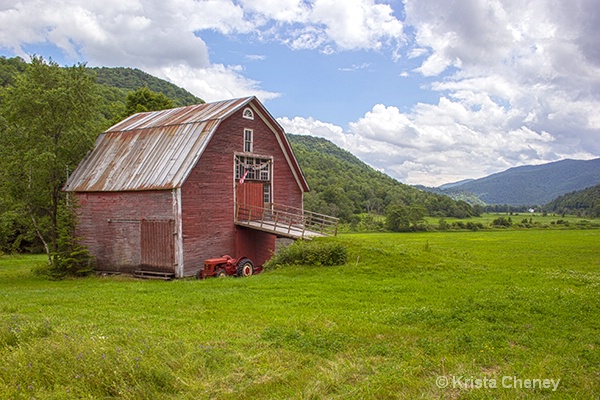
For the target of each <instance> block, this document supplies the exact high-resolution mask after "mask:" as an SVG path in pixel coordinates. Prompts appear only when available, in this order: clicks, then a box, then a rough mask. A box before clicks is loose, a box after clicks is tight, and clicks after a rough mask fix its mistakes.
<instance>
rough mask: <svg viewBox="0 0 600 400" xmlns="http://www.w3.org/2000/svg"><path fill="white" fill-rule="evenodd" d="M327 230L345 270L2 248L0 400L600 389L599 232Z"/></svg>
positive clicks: (553, 394) (507, 394) (592, 394)
mask: <svg viewBox="0 0 600 400" xmlns="http://www.w3.org/2000/svg"><path fill="white" fill-rule="evenodd" d="M328 240H339V241H342V242H344V243H346V244H347V245H348V247H349V250H350V251H349V261H348V263H347V265H344V266H339V267H317V266H292V267H284V268H279V269H276V270H273V271H266V272H264V273H262V274H260V275H257V276H254V277H251V278H247V279H238V278H226V279H209V280H205V281H197V280H193V279H184V280H177V281H172V282H162V281H142V280H135V279H132V278H126V277H110V278H102V277H90V278H85V279H71V280H65V281H49V280H46V279H44V278H42V277H38V276H34V275H33V274H32V273H31V268H32V266H34V265H35V264H39V263H43V261H44V258H43V257H41V256H28V257H6V256H5V257H2V258H0V360H1V361H2V363H1V365H0V398H11V399H12V398H16V399H18V398H23V399H30V398H35V399H64V398H73V399H80V398H90V399H103V398H125V399H138V398H140V399H165V398H166V399H168V398H172V399H203V398H207V399H208V398H214V399H257V398H264V399H288V398H289V399H388V398H389V399H396V398H401V399H404V398H406V399H414V398H425V399H429V398H434V399H435V398H444V399H480V398H490V399H492V398H494V399H495V398H500V399H518V398H521V399H529V398H552V399H554V398H557V399H562V398H564V399H588V398H589V399H591V398H599V397H600V230H519V231H511V230H507V231H487V232H481V231H480V232H447V233H419V234H352V235H342V236H340V237H338V238H334V239H328ZM558 380H560V381H558Z"/></svg>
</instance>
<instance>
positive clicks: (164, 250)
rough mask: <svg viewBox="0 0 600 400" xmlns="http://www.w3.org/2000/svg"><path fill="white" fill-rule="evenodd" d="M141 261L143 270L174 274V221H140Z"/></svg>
mask: <svg viewBox="0 0 600 400" xmlns="http://www.w3.org/2000/svg"><path fill="white" fill-rule="evenodd" d="M141 229H142V231H141V252H142V254H141V261H142V266H143V267H144V268H145V269H148V270H153V271H168V272H174V264H175V236H174V234H173V233H174V232H175V221H174V220H161V221H152V220H142V226H141Z"/></svg>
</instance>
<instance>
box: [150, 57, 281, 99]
mask: <svg viewBox="0 0 600 400" xmlns="http://www.w3.org/2000/svg"><path fill="white" fill-rule="evenodd" d="M150 72H151V73H152V74H153V75H156V76H158V77H161V78H163V79H166V80H169V81H171V82H173V83H175V84H177V85H179V86H185V87H186V88H187V90H189V91H190V92H191V93H194V94H196V95H197V96H199V97H202V99H203V100H205V101H207V102H211V101H217V100H224V99H228V98H236V97H245V96H257V97H258V98H260V99H261V101H267V100H271V99H274V98H276V97H279V93H274V92H269V91H266V90H262V89H260V82H257V81H253V80H251V79H248V78H246V77H244V76H243V75H242V72H243V69H242V67H240V66H225V65H222V64H213V65H211V66H210V67H207V68H199V69H196V70H194V69H190V68H188V67H187V66H184V65H181V66H168V67H161V68H157V69H154V70H152V71H150Z"/></svg>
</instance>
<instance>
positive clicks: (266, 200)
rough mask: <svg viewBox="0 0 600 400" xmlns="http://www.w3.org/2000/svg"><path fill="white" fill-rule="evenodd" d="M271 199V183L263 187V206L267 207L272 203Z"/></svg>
mask: <svg viewBox="0 0 600 400" xmlns="http://www.w3.org/2000/svg"><path fill="white" fill-rule="evenodd" d="M271 197H272V196H271V182H267V183H265V184H264V186H263V204H265V205H267V204H271V203H273V200H272V199H271Z"/></svg>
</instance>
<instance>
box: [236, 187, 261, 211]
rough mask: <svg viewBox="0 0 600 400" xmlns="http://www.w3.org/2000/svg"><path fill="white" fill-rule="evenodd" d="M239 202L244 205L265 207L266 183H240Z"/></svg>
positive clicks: (238, 189) (237, 194)
mask: <svg viewBox="0 0 600 400" xmlns="http://www.w3.org/2000/svg"><path fill="white" fill-rule="evenodd" d="M236 197H237V202H238V204H240V205H242V206H247V207H252V208H256V207H258V208H263V207H264V206H265V205H264V200H263V199H264V184H263V183H262V182H248V181H246V182H244V183H240V184H238V187H237V193H236Z"/></svg>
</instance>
